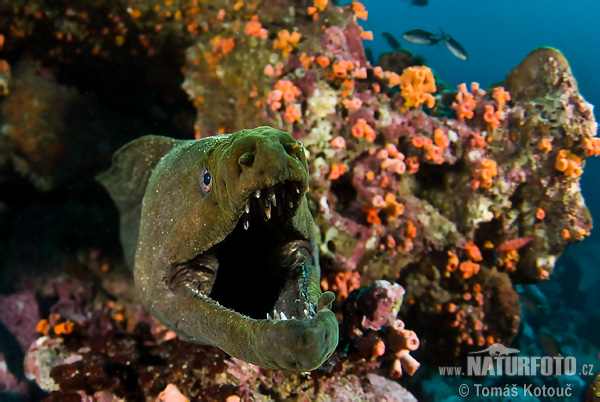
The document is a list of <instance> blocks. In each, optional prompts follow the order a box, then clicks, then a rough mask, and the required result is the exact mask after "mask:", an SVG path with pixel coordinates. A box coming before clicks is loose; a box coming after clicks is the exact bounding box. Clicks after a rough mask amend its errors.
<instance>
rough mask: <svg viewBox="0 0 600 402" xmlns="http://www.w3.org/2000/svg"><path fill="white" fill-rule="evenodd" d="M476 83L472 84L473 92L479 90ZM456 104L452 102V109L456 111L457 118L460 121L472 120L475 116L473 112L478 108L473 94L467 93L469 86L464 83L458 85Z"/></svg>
mask: <svg viewBox="0 0 600 402" xmlns="http://www.w3.org/2000/svg"><path fill="white" fill-rule="evenodd" d="M475 84H477V83H476V82H473V83H471V90H473V92H475V91H477V90H478V89H479V84H477V85H475ZM455 99H456V102H452V106H451V107H452V109H454V110H455V111H456V117H458V119H459V120H460V121H463V120H464V119H467V120H470V119H472V118H473V116H474V112H473V110H474V109H475V107H476V106H477V102H475V99H474V97H473V94H472V93H470V92H469V91H467V84H465V83H462V84H460V85H458V92H457V94H456V98H455Z"/></svg>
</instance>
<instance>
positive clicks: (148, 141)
mask: <svg viewBox="0 0 600 402" xmlns="http://www.w3.org/2000/svg"><path fill="white" fill-rule="evenodd" d="M98 180H99V181H100V183H101V184H102V185H103V186H104V187H105V188H106V189H107V191H108V192H109V194H110V195H111V197H112V198H113V200H114V201H115V204H116V205H117V207H118V209H119V212H120V215H121V218H120V225H121V241H122V244H123V250H124V254H125V257H126V260H127V262H128V263H129V264H130V265H131V266H133V271H134V272H133V274H134V279H135V285H136V289H137V292H138V294H139V296H140V298H141V300H142V301H143V303H144V305H145V307H146V308H147V309H148V310H149V311H150V313H151V314H152V315H153V316H154V317H156V318H157V319H158V320H160V322H161V323H163V324H164V325H165V326H167V327H168V328H169V329H171V330H173V331H175V332H176V333H177V334H178V335H180V336H181V337H183V338H184V339H186V340H189V341H192V342H196V343H203V344H210V345H214V346H217V347H219V348H221V349H222V350H224V351H225V352H227V353H228V354H230V355H231V356H233V357H236V358H238V359H242V360H244V361H246V362H249V363H252V364H255V365H258V366H260V367H264V368H267V369H280V370H297V371H309V370H314V369H316V368H318V367H319V366H321V364H323V362H325V360H327V359H328V358H329V356H331V354H332V353H333V351H334V350H335V348H336V346H337V343H338V324H337V321H336V318H335V315H334V314H333V312H332V311H331V310H330V308H331V303H332V302H333V300H334V298H335V296H334V295H333V293H331V292H325V293H321V289H320V286H319V280H320V268H319V263H318V247H317V244H316V231H315V224H314V221H313V219H312V216H311V214H310V211H309V209H308V205H307V200H306V195H305V193H306V191H307V188H308V165H307V162H306V157H305V154H304V150H303V147H302V145H301V143H299V142H297V141H296V140H294V138H292V137H291V136H290V135H289V134H286V133H284V132H281V131H279V130H276V129H273V128H270V127H258V128H255V129H251V130H242V131H239V132H237V133H234V134H224V135H218V136H214V137H207V138H203V139H200V140H175V139H171V138H167V137H160V136H145V137H142V138H139V139H137V140H134V141H132V142H130V143H128V144H126V145H125V146H123V147H122V148H121V149H120V150H119V151H117V152H116V153H115V155H114V156H113V164H112V167H111V168H110V169H109V170H108V171H106V172H104V173H102V174H101V175H99V176H98Z"/></svg>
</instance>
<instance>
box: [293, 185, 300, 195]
mask: <svg viewBox="0 0 600 402" xmlns="http://www.w3.org/2000/svg"><path fill="white" fill-rule="evenodd" d="M294 188H295V189H296V194H300V189H299V188H298V187H297V186H294Z"/></svg>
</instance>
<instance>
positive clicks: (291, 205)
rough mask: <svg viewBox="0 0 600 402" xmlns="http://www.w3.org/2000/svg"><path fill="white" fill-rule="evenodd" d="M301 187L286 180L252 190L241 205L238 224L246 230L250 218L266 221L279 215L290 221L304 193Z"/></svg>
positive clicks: (296, 182)
mask: <svg viewBox="0 0 600 402" xmlns="http://www.w3.org/2000/svg"><path fill="white" fill-rule="evenodd" d="M303 187H304V186H303V183H301V182H299V181H292V180H288V181H282V182H279V183H277V184H275V185H272V186H268V187H263V188H258V189H255V190H252V191H251V192H250V193H249V194H248V195H247V197H246V199H245V201H244V203H243V208H242V209H241V211H240V218H239V222H241V225H242V227H243V228H244V229H246V230H247V229H248V228H249V227H250V224H251V220H252V218H254V219H256V218H259V219H261V218H262V220H265V221H268V220H270V219H271V218H272V217H273V216H275V215H276V214H279V215H280V216H281V217H282V218H285V219H291V217H293V215H294V214H295V213H296V210H297V209H298V206H299V203H300V199H301V197H302V196H303V195H304V192H305V191H306V190H305V189H304V188H303Z"/></svg>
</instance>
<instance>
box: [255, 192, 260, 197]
mask: <svg viewBox="0 0 600 402" xmlns="http://www.w3.org/2000/svg"><path fill="white" fill-rule="evenodd" d="M254 197H256V198H260V190H256V191H255V192H254Z"/></svg>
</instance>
